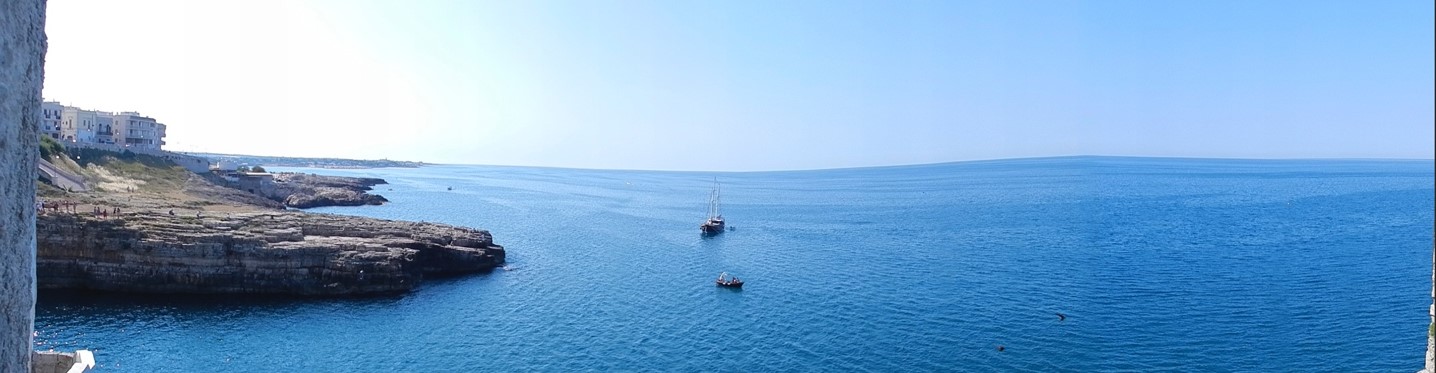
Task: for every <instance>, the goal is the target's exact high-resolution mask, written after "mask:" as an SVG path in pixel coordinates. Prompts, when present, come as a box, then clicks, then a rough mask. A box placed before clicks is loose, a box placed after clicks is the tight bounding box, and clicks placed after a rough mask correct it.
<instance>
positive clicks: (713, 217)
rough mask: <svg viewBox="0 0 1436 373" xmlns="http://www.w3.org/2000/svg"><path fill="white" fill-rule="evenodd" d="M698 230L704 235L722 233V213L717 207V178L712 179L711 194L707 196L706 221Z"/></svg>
mask: <svg viewBox="0 0 1436 373" xmlns="http://www.w3.org/2000/svg"><path fill="white" fill-rule="evenodd" d="M698 229H700V230H702V232H703V234H704V235H715V234H719V233H723V211H722V210H721V208H720V207H719V205H718V178H713V192H712V193H710V194H708V220H707V221H705V222H703V225H701V226H699V227H698Z"/></svg>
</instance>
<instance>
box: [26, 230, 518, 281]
mask: <svg viewBox="0 0 1436 373" xmlns="http://www.w3.org/2000/svg"><path fill="white" fill-rule="evenodd" d="M36 230H37V233H38V234H37V243H38V245H37V248H38V250H37V259H36V273H37V274H38V276H37V277H38V285H39V287H40V288H42V289H61V288H68V289H94V290H109V291H124V292H139V293H194V294H293V295H355V294H375V293H396V292H404V291H408V290H410V289H413V288H414V287H415V286H417V285H418V284H419V282H421V281H422V280H423V279H424V276H425V275H449V274H462V273H474V272H478V271H485V270H489V269H492V268H494V267H497V266H500V265H502V264H503V262H504V249H503V247H501V246H499V245H495V244H494V243H493V237H492V236H491V235H489V232H487V231H483V230H477V229H470V228H463V227H454V226H447V225H441V224H432V223H412V222H402V221H392V220H379V219H370V218H361V217H347V216H337V215H324V214H305V213H292V212H256V213H236V214H232V215H225V216H215V217H210V216H205V217H204V218H195V217H192V216H170V215H167V214H164V213H157V212H144V213H132V214H125V215H122V216H119V217H113V218H110V219H104V220H102V219H95V218H91V217H87V216H77V215H71V214H47V215H42V216H40V217H39V218H38V219H37V221H36Z"/></svg>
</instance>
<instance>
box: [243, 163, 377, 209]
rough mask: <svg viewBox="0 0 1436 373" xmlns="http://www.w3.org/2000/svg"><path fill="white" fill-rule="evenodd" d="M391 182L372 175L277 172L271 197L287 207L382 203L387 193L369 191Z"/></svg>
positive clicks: (304, 207) (303, 207)
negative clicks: (353, 175) (347, 175)
mask: <svg viewBox="0 0 1436 373" xmlns="http://www.w3.org/2000/svg"><path fill="white" fill-rule="evenodd" d="M379 184H388V182H387V181H384V179H379V178H371V177H343V176H325V175H315V174H305V173H294V172H281V173H276V174H274V185H275V187H274V190H273V192H271V193H269V197H270V198H271V199H274V200H275V201H279V202H280V203H283V204H284V206H286V207H292V208H298V209H307V208H315V207H325V206H364V205H382V204H384V203H386V202H389V200H388V199H386V198H384V196H381V195H377V194H369V193H368V192H369V191H370V190H373V189H374V188H373V187H374V186H375V185H379Z"/></svg>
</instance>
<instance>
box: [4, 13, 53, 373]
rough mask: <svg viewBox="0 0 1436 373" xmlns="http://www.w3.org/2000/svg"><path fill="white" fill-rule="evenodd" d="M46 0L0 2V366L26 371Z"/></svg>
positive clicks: (32, 303) (32, 294)
mask: <svg viewBox="0 0 1436 373" xmlns="http://www.w3.org/2000/svg"><path fill="white" fill-rule="evenodd" d="M45 47H46V45H45V2H44V1H43V0H6V1H0V372H28V371H30V354H31V350H32V349H33V348H34V345H32V344H31V337H32V334H31V333H32V331H33V328H34V323H33V322H34V319H35V265H34V259H35V224H34V222H35V207H34V202H35V178H36V171H35V159H36V158H38V157H39V148H38V144H37V142H39V134H40V131H39V126H40V123H39V122H40V118H39V115H38V113H37V112H38V111H39V110H40V83H41V81H42V79H43V78H44V76H45Z"/></svg>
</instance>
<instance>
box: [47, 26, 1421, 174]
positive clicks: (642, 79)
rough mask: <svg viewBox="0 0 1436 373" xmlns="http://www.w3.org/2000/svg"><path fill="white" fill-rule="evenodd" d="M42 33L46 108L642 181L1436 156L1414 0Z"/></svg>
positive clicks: (278, 150)
mask: <svg viewBox="0 0 1436 373" xmlns="http://www.w3.org/2000/svg"><path fill="white" fill-rule="evenodd" d="M115 19H126V20H129V21H128V24H127V23H126V22H120V23H118V24H116V23H115V22H113V20H115ZM48 22H49V24H48V26H47V31H48V32H49V34H50V48H51V49H50V55H49V58H48V59H47V66H46V68H47V81H46V88H45V96H46V97H47V98H49V99H57V100H61V101H63V102H66V103H70V104H77V105H81V106H86V107H92V108H96V109H101V110H111V111H120V110H138V111H141V112H143V113H145V114H149V115H152V116H155V117H157V118H158V119H160V121H162V122H165V123H167V124H169V126H170V127H169V139H168V140H169V145H170V146H169V147H170V148H175V149H179V150H193V151H208V152H224V153H246V154H262V155H291V156H329V157H348V158H389V159H404V160H422V161H428V162H439V163H465V164H502V165H533V166H557V167H580V168H621V169H659V170H780V169H812V168H835V167H857V166H874V165H893V164H913V163H934V162H947V161H960V160H973V159H997V158H1015V157H1041V156H1063V155H1132V156H1179V157H1240V158H1332V157H1335V158H1353V157H1355V158H1423V159H1429V158H1433V153H1436V150H1433V149H1436V146H1433V140H1432V138H1433V127H1436V124H1433V123H1436V106H1433V102H1436V96H1433V91H1436V76H1433V71H1436V62H1433V59H1436V57H1434V56H1436V52H1433V47H1432V45H1433V44H1436V41H1433V30H1436V24H1433V5H1432V2H1430V1H1424V2H1423V1H1373V2H1350V1H1343V2H1337V1H1332V2H1323V1H1286V2H1284V1H1259V2H1252V1H1230V2H1223V1H1094V2H1065V1H1064V2H1058V1H1051V2H1024V1H991V2H979V1H960V2H958V1H951V2H949V1H908V2H877V1H865V2H857V1H781V2H769V1H610V2H593V1H523V2H511V1H457V0H455V1H405V2H400V1H363V0H359V1H339V0H313V1H294V2H286V1H244V2H239V1H235V2H224V1H219V2H178V1H148V2H104V1H65V2H59V1H55V2H51V3H50V14H49V19H48ZM117 56H122V57H119V58H116V57H117ZM321 139H323V140H321Z"/></svg>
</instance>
